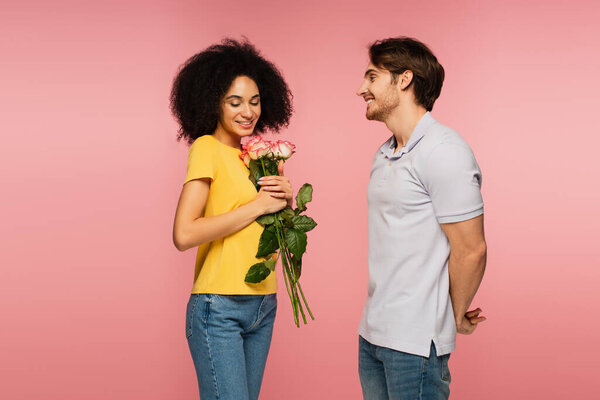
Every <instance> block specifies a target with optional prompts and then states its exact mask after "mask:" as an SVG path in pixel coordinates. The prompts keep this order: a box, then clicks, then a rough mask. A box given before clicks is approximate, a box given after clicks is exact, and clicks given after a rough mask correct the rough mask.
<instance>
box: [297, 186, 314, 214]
mask: <svg viewBox="0 0 600 400" xmlns="http://www.w3.org/2000/svg"><path fill="white" fill-rule="evenodd" d="M312 193H313V187H312V185H311V184H310V183H305V184H304V185H302V187H301V188H300V190H298V194H297V195H296V206H298V210H299V211H300V212H302V211H304V210H306V203H310V202H311V201H312Z"/></svg>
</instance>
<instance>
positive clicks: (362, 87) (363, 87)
mask: <svg viewBox="0 0 600 400" xmlns="http://www.w3.org/2000/svg"><path fill="white" fill-rule="evenodd" d="M366 92H367V84H366V83H363V84H362V85H360V87H359V88H358V90H357V91H356V95H357V96H362V95H364V94H365V93H366Z"/></svg>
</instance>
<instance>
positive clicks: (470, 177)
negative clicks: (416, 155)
mask: <svg viewBox="0 0 600 400" xmlns="http://www.w3.org/2000/svg"><path fill="white" fill-rule="evenodd" d="M418 176H419V178H420V180H421V182H422V183H423V185H424V186H425V189H426V190H427V192H428V193H429V196H430V198H431V202H432V205H433V209H434V212H435V216H436V218H437V220H438V222H439V223H440V224H447V223H452V222H460V221H466V220H468V219H471V218H475V217H477V216H479V215H481V214H483V199H482V197H481V171H480V169H479V165H477V161H476V160H475V156H474V155H473V152H472V151H471V149H470V148H469V147H468V145H465V144H462V143H440V144H438V145H436V146H435V147H434V148H433V149H432V150H431V151H430V152H429V154H428V155H427V156H426V157H425V158H424V159H423V160H422V163H421V165H419V171H418Z"/></svg>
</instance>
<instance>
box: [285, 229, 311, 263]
mask: <svg viewBox="0 0 600 400" xmlns="http://www.w3.org/2000/svg"><path fill="white" fill-rule="evenodd" d="M285 243H286V244H287V247H288V249H290V251H291V252H292V254H293V255H294V256H295V257H296V258H301V257H302V254H304V252H305V251H306V233H304V232H302V231H299V230H297V229H294V228H291V229H288V230H287V231H286V232H285Z"/></svg>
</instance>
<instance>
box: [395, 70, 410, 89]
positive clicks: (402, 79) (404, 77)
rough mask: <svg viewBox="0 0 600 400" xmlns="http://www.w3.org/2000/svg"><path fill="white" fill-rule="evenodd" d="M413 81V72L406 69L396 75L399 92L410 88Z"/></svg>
mask: <svg viewBox="0 0 600 400" xmlns="http://www.w3.org/2000/svg"><path fill="white" fill-rule="evenodd" d="M412 80H413V72H412V71H411V70H410V69H407V70H406V71H404V72H403V73H401V74H400V75H398V87H399V88H400V90H406V89H408V87H409V86H410V84H411V83H412Z"/></svg>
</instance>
